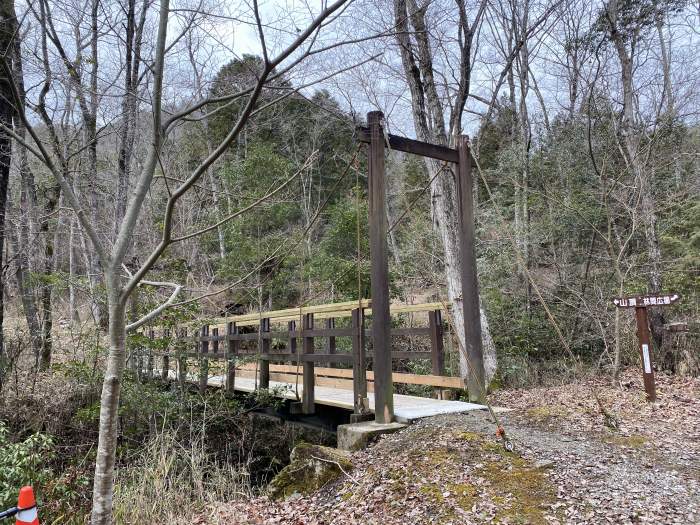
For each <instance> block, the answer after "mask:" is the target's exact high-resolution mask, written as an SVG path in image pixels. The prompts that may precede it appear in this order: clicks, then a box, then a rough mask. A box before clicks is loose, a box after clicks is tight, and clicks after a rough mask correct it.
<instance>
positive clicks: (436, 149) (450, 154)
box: [357, 127, 459, 163]
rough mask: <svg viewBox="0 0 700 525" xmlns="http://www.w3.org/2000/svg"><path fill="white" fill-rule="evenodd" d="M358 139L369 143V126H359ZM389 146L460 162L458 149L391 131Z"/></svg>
mask: <svg viewBox="0 0 700 525" xmlns="http://www.w3.org/2000/svg"><path fill="white" fill-rule="evenodd" d="M357 139H358V140H359V141H360V142H365V143H367V144H369V141H370V137H369V128H366V127H359V128H357ZM389 147H390V148H391V149H393V150H396V151H403V152H405V153H412V154H414V155H421V156H423V157H430V158H431V159H438V160H444V161H446V162H455V163H457V162H459V153H457V150H456V149H452V148H448V147H447V146H439V145H437V144H430V143H428V142H421V141H420V140H415V139H409V138H406V137H401V136H399V135H392V134H391V133H389Z"/></svg>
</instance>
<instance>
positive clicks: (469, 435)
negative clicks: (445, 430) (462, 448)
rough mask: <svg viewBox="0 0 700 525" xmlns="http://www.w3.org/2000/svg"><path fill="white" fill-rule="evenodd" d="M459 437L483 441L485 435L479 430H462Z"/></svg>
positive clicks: (466, 439)
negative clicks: (478, 431)
mask: <svg viewBox="0 0 700 525" xmlns="http://www.w3.org/2000/svg"><path fill="white" fill-rule="evenodd" d="M458 437H459V439H463V440H464V441H482V440H483V437H482V435H481V434H479V433H477V432H460V434H459V436H458Z"/></svg>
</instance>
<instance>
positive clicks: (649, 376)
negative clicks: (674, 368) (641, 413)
mask: <svg viewBox="0 0 700 525" xmlns="http://www.w3.org/2000/svg"><path fill="white" fill-rule="evenodd" d="M634 313H635V316H636V318H637V339H638V341H639V353H640V355H641V356H642V374H643V377H644V390H645V391H646V393H647V401H656V384H655V382H654V367H653V366H652V361H651V342H650V340H649V320H648V319H647V309H646V307H644V306H642V307H637V308H635V309H634Z"/></svg>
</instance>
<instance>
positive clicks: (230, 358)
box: [226, 322, 239, 394]
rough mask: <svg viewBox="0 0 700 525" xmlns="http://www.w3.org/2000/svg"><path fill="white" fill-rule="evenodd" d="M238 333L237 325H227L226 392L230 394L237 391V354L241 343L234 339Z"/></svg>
mask: <svg viewBox="0 0 700 525" xmlns="http://www.w3.org/2000/svg"><path fill="white" fill-rule="evenodd" d="M237 331H238V328H237V327H236V323H233V322H229V323H227V324H226V332H227V336H228V337H227V341H226V391H227V392H228V393H230V394H232V393H233V392H234V391H235V385H236V354H238V347H239V341H238V340H237V339H233V337H235V336H236V333H237Z"/></svg>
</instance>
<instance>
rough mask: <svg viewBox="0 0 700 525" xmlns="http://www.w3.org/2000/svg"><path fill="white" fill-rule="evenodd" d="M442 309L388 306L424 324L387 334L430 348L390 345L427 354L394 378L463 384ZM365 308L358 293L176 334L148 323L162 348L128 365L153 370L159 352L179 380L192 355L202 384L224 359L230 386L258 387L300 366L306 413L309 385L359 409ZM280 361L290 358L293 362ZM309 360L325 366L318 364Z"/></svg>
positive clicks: (363, 401) (416, 355) (366, 336)
mask: <svg viewBox="0 0 700 525" xmlns="http://www.w3.org/2000/svg"><path fill="white" fill-rule="evenodd" d="M443 309H444V305H443V303H421V304H395V305H392V306H391V308H390V313H391V315H392V316H398V315H400V314H416V313H425V314H427V315H426V316H425V317H427V323H426V324H424V325H423V326H409V327H392V329H391V331H390V336H391V338H392V339H394V338H399V337H416V336H419V337H425V338H427V339H428V340H429V342H430V343H429V344H430V350H429V351H411V350H406V349H395V347H392V352H391V357H392V360H406V359H408V360H411V359H429V360H430V361H431V374H430V375H419V374H410V373H403V372H394V373H393V377H392V380H393V382H395V383H406V384H414V385H427V386H434V387H436V388H464V383H463V380H462V379H461V378H458V377H450V376H446V375H445V348H444V346H445V345H444V323H443V315H442V313H443ZM371 315H372V308H371V301H370V300H367V299H364V300H362V301H348V302H343V303H333V304H323V305H316V306H307V307H301V308H290V309H284V310H274V311H268V312H256V313H252V314H245V315H234V316H229V317H227V318H224V319H222V320H221V321H218V320H217V322H216V323H207V324H204V325H202V326H194V325H192V324H190V325H186V326H182V327H180V328H179V329H177V330H175V334H171V333H170V332H169V331H168V330H164V329H157V328H151V329H149V330H146V334H147V335H148V336H149V337H150V338H156V337H162V338H166V339H168V348H167V349H166V350H164V351H162V352H159V353H154V352H153V351H152V350H149V351H148V353H147V355H145V356H144V355H143V352H140V353H139V352H136V354H137V355H136V356H135V358H134V359H133V360H132V363H133V366H134V369H135V370H138V371H139V372H142V371H143V372H145V373H146V374H147V375H149V376H152V375H153V371H154V359H155V358H156V357H159V358H161V359H162V366H161V368H160V371H159V372H160V374H161V375H162V377H163V378H168V377H171V374H170V368H171V356H172V357H176V359H177V366H176V369H177V372H176V374H175V376H176V377H177V378H178V379H179V380H180V381H185V380H186V378H187V359H188V358H196V359H197V360H198V363H199V386H200V389H201V390H204V389H206V387H207V384H208V378H209V361H210V360H214V361H216V360H223V361H225V374H226V382H225V387H226V388H227V389H229V390H231V391H233V390H234V389H235V380H236V375H237V374H238V375H239V377H251V374H252V375H254V376H255V378H256V379H257V386H258V387H259V388H269V386H270V381H271V380H272V381H281V382H287V383H293V382H294V381H293V380H292V379H296V377H297V374H298V373H299V370H300V369H301V374H300V375H301V376H302V377H301V379H302V380H303V387H302V405H303V408H302V411H303V412H306V413H312V412H313V410H314V387H315V386H316V385H318V386H334V387H336V388H347V389H350V388H352V390H353V393H354V395H353V398H354V399H355V405H356V406H355V410H356V412H362V411H363V410H364V409H366V405H367V392H368V391H370V392H371V391H372V386H373V375H372V372H371V371H367V360H368V359H369V358H372V355H373V353H372V351H371V350H368V349H367V347H368V346H370V345H368V344H367V343H368V342H371V339H372V337H371V330H369V329H368V327H367V326H366V325H367V324H368V318H370V319H371ZM348 318H349V322H348V321H347V319H348ZM394 318H395V317H394ZM341 320H342V321H341ZM337 321H340V323H337ZM424 323H425V320H424ZM337 324H341V325H342V326H337ZM338 338H350V340H351V344H350V345H349V346H350V352H344V351H341V349H340V348H339V345H338V344H337V343H338V341H337V340H338ZM317 339H322V340H323V344H321V345H318V346H319V347H320V348H317V344H316V341H317ZM341 346H343V347H347V346H348V345H347V344H345V345H341ZM250 361H257V365H251V364H250ZM284 363H294V364H295V365H296V366H290V365H288V364H284ZM271 364H272V367H271ZM333 364H340V365H346V368H342V367H341V368H331V367H329V366H328V365H333ZM316 365H325V366H324V367H322V368H321V367H317V366H316ZM347 365H352V369H349V368H347Z"/></svg>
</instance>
